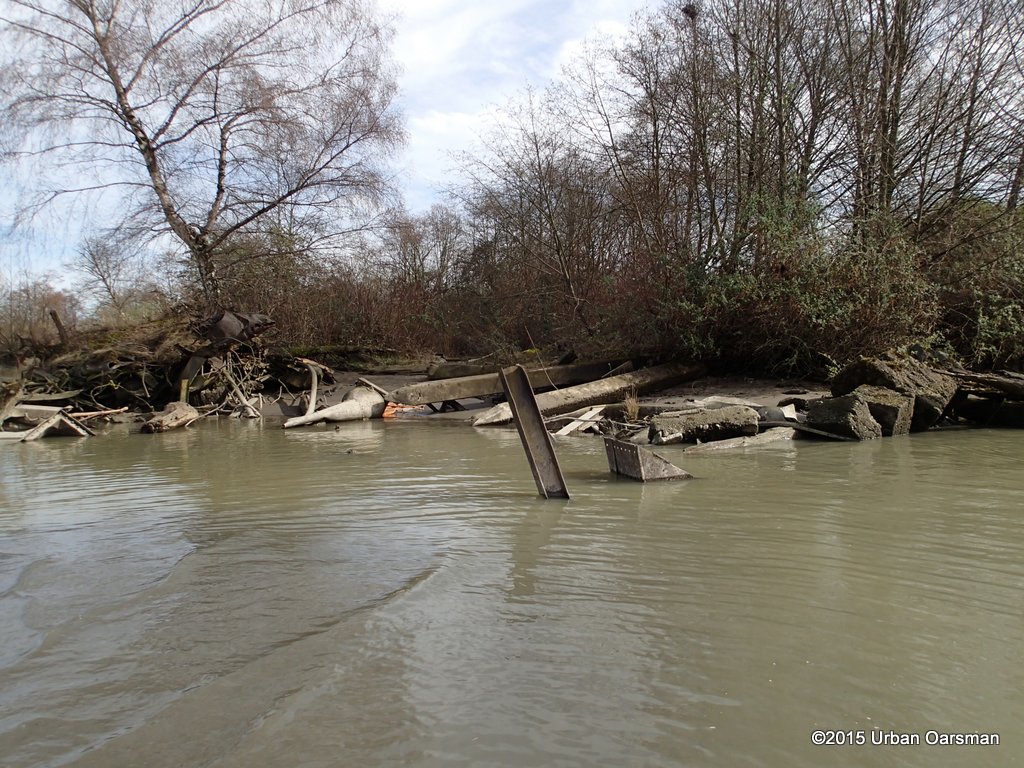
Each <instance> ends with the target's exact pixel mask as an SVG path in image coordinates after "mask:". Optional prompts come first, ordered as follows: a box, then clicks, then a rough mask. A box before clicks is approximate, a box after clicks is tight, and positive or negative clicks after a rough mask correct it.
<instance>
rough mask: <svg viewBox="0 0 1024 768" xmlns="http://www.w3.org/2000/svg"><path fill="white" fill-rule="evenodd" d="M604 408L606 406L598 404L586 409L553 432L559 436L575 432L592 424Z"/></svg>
mask: <svg viewBox="0 0 1024 768" xmlns="http://www.w3.org/2000/svg"><path fill="white" fill-rule="evenodd" d="M605 408H607V406H605V405H598V406H595V407H594V408H590V409H588V410H586V411H585V412H584V413H583V414H582V415H581V416H580V417H579V418H578V419H575V420H574V421H570V422H569V423H568V424H566V425H565V426H564V427H562V428H561V429H560V430H558V431H557V432H555V434H556V435H559V436H565V435H571V434H572V433H573V432H576V431H578V430H580V429H583V428H585V427H590V426H593V425H594V422H595V421H596V420H597V417H598V416H600V415H601V414H602V413H604V409H605Z"/></svg>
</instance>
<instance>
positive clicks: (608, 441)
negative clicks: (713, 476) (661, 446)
mask: <svg viewBox="0 0 1024 768" xmlns="http://www.w3.org/2000/svg"><path fill="white" fill-rule="evenodd" d="M604 450H605V455H606V456H607V458H608V469H609V471H611V472H614V473H615V474H617V475H623V476H625V477H629V478H632V479H633V480H639V481H640V482H642V483H646V482H650V481H652V480H689V479H691V478H692V477H693V475H691V474H690V473H689V472H687V471H686V470H685V469H680V468H679V467H677V466H676V465H675V464H673V463H672V462H671V461H669V460H668V459H666V458H664V457H662V456H659V455H658V454H656V453H654V452H653V451H649V450H647V449H646V448H641V447H640V446H639V445H636V444H634V443H627V442H624V441H622V440H616V439H615V438H613V437H606V438H605V439H604Z"/></svg>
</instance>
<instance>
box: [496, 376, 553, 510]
mask: <svg viewBox="0 0 1024 768" xmlns="http://www.w3.org/2000/svg"><path fill="white" fill-rule="evenodd" d="M498 376H499V378H500V379H501V386H502V388H503V389H504V390H505V397H506V398H508V404H509V407H510V408H511V410H512V421H513V422H514V423H515V425H516V431H517V432H519V439H520V440H521V441H522V443H523V450H524V451H525V452H526V460H527V461H528V462H529V464H530V471H531V472H533V479H534V480H535V481H536V483H537V490H538V492H539V493H540V495H541V496H543V497H544V498H547V499H551V498H559V499H568V498H569V489H568V488H567V487H566V485H565V478H564V477H562V470H561V468H560V467H559V466H558V456H556V455H555V446H554V444H553V443H552V442H551V434H550V433H549V432H548V428H547V425H546V424H544V417H543V416H542V415H541V412H540V408H538V407H537V399H536V398H535V397H534V395H533V386H532V385H531V384H530V377H529V375H528V374H527V372H526V369H525V368H524V367H523V366H521V365H517V366H514V367H512V368H506V369H503V370H501V371H499V372H498Z"/></svg>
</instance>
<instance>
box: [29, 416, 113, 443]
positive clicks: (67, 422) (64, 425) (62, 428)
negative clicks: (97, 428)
mask: <svg viewBox="0 0 1024 768" xmlns="http://www.w3.org/2000/svg"><path fill="white" fill-rule="evenodd" d="M94 434H95V432H93V431H92V430H91V429H89V428H88V427H87V426H85V425H84V424H80V423H79V422H78V421H76V420H75V419H74V417H72V416H68V415H67V414H66V413H63V412H58V413H55V414H53V415H52V416H50V418H48V419H46V421H44V422H42V423H41V424H39V425H38V426H35V427H33V428H32V429H30V430H29V431H28V432H25V433H24V437H22V438H21V442H23V443H29V442H32V441H33V440H39V439H40V438H43V437H54V436H60V437H90V436H92V435H94Z"/></svg>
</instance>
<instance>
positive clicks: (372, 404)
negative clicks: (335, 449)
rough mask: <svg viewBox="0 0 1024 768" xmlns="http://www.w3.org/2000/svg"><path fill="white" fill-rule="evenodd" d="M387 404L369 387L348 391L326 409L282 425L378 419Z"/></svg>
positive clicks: (297, 425)
mask: <svg viewBox="0 0 1024 768" xmlns="http://www.w3.org/2000/svg"><path fill="white" fill-rule="evenodd" d="M386 406H387V402H386V401H385V400H384V398H383V397H381V396H380V395H379V394H378V393H376V392H374V391H373V390H372V389H370V388H369V387H354V388H353V389H350V390H349V391H348V392H347V393H346V394H345V397H344V398H343V399H342V401H341V402H340V403H338V404H336V405H332V406H330V407H328V408H321V409H320V410H319V411H313V413H310V414H307V415H305V416H296V417H295V418H292V419H288V420H287V421H286V422H285V423H284V428H285V429H291V428H292V427H303V426H306V425H309V424H318V423H320V422H321V421H331V422H335V421H361V420H362V419H379V418H380V417H381V416H383V415H384V408H385V407H386Z"/></svg>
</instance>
